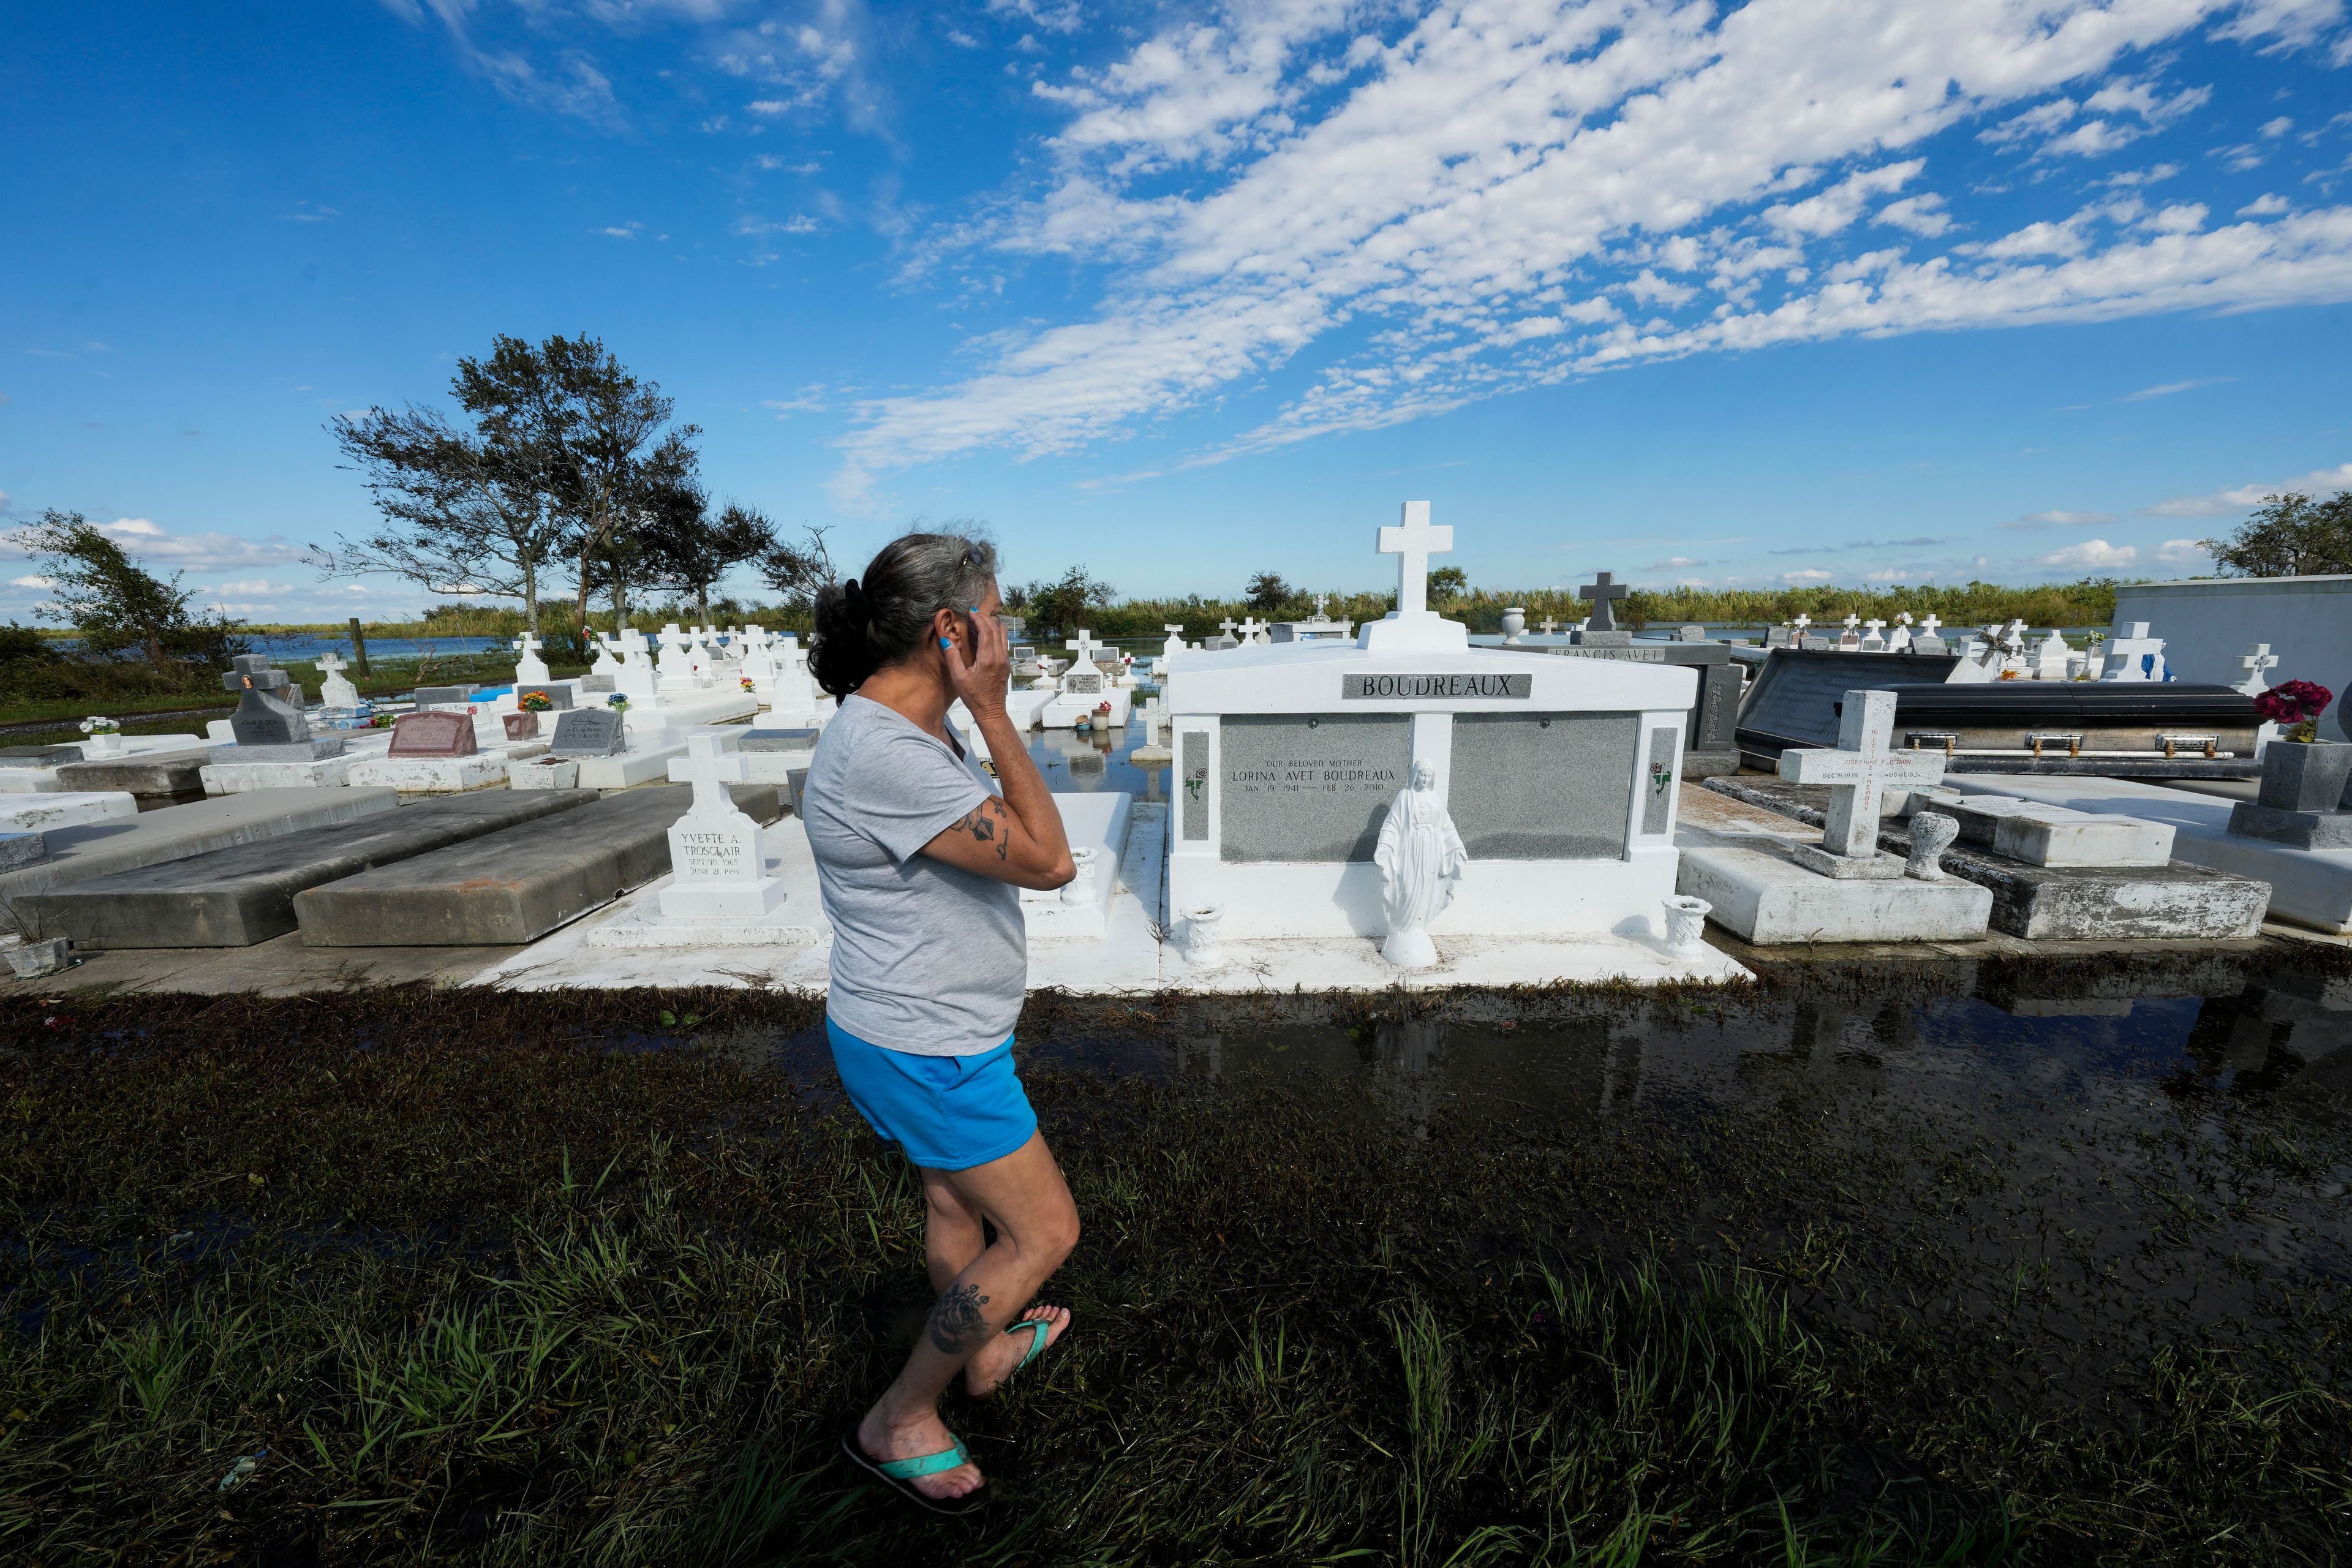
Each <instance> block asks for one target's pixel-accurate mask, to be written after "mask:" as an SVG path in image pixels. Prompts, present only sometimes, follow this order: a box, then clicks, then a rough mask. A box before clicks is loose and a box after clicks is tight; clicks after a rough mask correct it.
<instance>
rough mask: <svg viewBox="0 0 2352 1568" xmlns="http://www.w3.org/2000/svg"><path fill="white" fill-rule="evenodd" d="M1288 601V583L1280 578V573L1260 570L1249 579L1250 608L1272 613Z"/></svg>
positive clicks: (1268, 613) (1267, 613)
mask: <svg viewBox="0 0 2352 1568" xmlns="http://www.w3.org/2000/svg"><path fill="white" fill-rule="evenodd" d="M1289 602H1290V584H1287V583H1286V582H1284V581H1283V580H1282V577H1281V575H1280V574H1278V573H1274V572H1261V573H1259V574H1257V575H1256V576H1255V577H1253V578H1251V579H1250V580H1249V606H1250V608H1251V609H1253V610H1257V611H1259V612H1261V613H1263V614H1265V615H1272V614H1274V613H1275V612H1276V611H1277V610H1279V609H1281V608H1282V606H1283V605H1286V604H1288V603H1289Z"/></svg>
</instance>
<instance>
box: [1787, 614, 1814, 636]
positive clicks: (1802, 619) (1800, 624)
mask: <svg viewBox="0 0 2352 1568" xmlns="http://www.w3.org/2000/svg"><path fill="white" fill-rule="evenodd" d="M1789 624H1790V626H1794V627H1796V628H1797V640H1798V641H1799V642H1802V641H1804V640H1805V628H1806V627H1807V626H1811V625H1812V624H1813V617H1812V616H1798V617H1797V618H1796V619H1795V620H1793V621H1790V623H1789Z"/></svg>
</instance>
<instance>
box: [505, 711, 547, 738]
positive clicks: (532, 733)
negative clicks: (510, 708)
mask: <svg viewBox="0 0 2352 1568" xmlns="http://www.w3.org/2000/svg"><path fill="white" fill-rule="evenodd" d="M499 721H500V722H501V723H503V724H504V725H505V726H506V731H507V739H508V740H509V741H536V740H538V739H539V715H538V714H536V713H501V714H499Z"/></svg>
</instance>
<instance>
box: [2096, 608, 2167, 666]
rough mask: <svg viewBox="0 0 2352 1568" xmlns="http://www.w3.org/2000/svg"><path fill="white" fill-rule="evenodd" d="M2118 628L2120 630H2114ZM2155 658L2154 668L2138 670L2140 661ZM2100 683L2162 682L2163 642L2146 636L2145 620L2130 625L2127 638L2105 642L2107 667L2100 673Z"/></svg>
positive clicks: (2111, 639) (2160, 638)
mask: <svg viewBox="0 0 2352 1568" xmlns="http://www.w3.org/2000/svg"><path fill="white" fill-rule="evenodd" d="M2118 629H2120V628H2118ZM2150 655H2154V656H2155V659H2156V663H2155V665H2154V666H2153V667H2152V668H2147V669H2143V668H2140V660H2142V659H2143V658H2148V657H2149V656H2150ZM2099 679H2102V680H2162V679H2164V639H2163V638H2162V637H2150V636H2148V635H2147V622H2146V621H2134V622H2132V623H2131V630H2130V633H2129V635H2127V636H2121V637H2109V638H2108V639H2107V667H2106V668H2105V670H2103V671H2101V672H2100V676H2099Z"/></svg>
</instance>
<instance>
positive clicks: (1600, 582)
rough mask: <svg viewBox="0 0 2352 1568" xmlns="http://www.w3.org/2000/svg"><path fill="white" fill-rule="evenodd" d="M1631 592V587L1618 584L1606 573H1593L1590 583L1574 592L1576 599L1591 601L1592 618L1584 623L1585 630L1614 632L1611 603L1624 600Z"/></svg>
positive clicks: (1613, 615)
mask: <svg viewBox="0 0 2352 1568" xmlns="http://www.w3.org/2000/svg"><path fill="white" fill-rule="evenodd" d="M1632 592H1633V589H1632V588H1631V587H1629V586H1628V585H1626V584H1623V583H1620V582H1618V581H1617V580H1616V579H1615V578H1613V577H1612V576H1610V574H1608V573H1606V572H1596V573H1594V574H1592V581H1591V582H1590V583H1587V584H1585V585H1584V586H1583V587H1581V588H1579V589H1578V590H1577V591H1576V596H1577V597H1578V598H1580V599H1590V600H1591V601H1592V616H1591V620H1590V621H1588V622H1587V623H1586V626H1587V629H1589V630H1591V631H1596V632H1613V631H1615V630H1616V629H1617V612H1616V611H1615V610H1614V609H1613V608H1612V607H1611V606H1612V601H1614V600H1617V599H1622V598H1624V597H1625V596H1626V595H1629V594H1631V593H1632Z"/></svg>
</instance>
